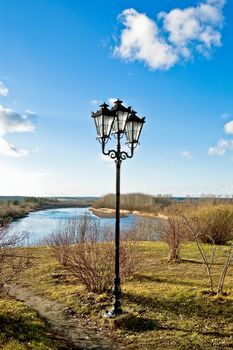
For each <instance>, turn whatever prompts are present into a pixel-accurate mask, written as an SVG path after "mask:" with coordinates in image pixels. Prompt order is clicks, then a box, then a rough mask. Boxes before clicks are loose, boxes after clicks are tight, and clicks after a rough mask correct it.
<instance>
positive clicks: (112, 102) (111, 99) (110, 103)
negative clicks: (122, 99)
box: [108, 97, 117, 107]
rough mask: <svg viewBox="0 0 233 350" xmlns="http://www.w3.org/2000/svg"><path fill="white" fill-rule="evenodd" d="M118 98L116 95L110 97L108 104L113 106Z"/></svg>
mask: <svg viewBox="0 0 233 350" xmlns="http://www.w3.org/2000/svg"><path fill="white" fill-rule="evenodd" d="M116 100H117V98H115V97H110V98H109V99H108V104H109V105H110V106H111V107H112V106H113V104H114V102H115V101H116Z"/></svg>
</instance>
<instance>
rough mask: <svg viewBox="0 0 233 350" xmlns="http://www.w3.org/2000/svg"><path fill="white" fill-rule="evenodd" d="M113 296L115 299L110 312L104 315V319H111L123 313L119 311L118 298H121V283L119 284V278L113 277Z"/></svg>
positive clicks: (119, 303)
mask: <svg viewBox="0 0 233 350" xmlns="http://www.w3.org/2000/svg"><path fill="white" fill-rule="evenodd" d="M113 295H114V297H115V300H114V303H113V308H112V310H110V311H107V312H106V313H105V314H104V317H106V318H113V317H117V316H119V315H121V314H122V313H123V311H122V309H121V302H120V297H121V283H120V278H119V277H115V278H114V286H113Z"/></svg>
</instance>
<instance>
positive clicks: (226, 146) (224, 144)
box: [208, 139, 233, 156]
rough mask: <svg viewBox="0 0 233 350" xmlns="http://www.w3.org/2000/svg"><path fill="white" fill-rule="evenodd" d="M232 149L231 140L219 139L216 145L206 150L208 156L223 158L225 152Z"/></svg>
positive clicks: (232, 141) (232, 142)
mask: <svg viewBox="0 0 233 350" xmlns="http://www.w3.org/2000/svg"><path fill="white" fill-rule="evenodd" d="M232 149H233V140H224V139H221V140H219V141H218V143H217V145H216V146H214V147H210V148H209V149H208V155H209V156H223V155H224V154H225V153H226V151H227V150H232Z"/></svg>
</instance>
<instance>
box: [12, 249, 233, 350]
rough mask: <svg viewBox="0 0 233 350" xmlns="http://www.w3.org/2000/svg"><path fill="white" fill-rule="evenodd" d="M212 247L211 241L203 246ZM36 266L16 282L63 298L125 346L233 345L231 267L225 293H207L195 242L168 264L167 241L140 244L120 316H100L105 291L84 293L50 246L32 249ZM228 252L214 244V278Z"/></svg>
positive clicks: (194, 347) (105, 300)
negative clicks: (133, 272) (212, 295)
mask: <svg viewBox="0 0 233 350" xmlns="http://www.w3.org/2000/svg"><path fill="white" fill-rule="evenodd" d="M206 249H207V250H210V248H209V246H206ZM32 250H33V251H34V256H37V257H38V258H39V259H34V262H33V264H34V266H32V268H30V269H28V270H26V271H25V272H24V273H23V274H22V275H21V277H20V280H19V283H20V284H22V285H24V286H29V287H30V288H34V290H35V291H36V292H37V293H40V294H42V295H43V294H44V295H46V296H47V297H49V298H51V299H56V300H58V301H60V302H62V303H65V304H66V305H67V307H69V308H71V309H72V310H74V312H75V313H77V315H79V316H80V317H82V318H83V319H86V318H88V319H90V320H91V322H93V324H95V325H97V326H98V327H101V329H102V330H103V329H105V330H106V332H108V333H109V330H110V331H111V332H112V335H114V336H117V337H118V338H119V340H120V341H122V342H123V343H124V347H125V349H166V350H167V349H168V350H169V349H179V350H180V349H181V350H182V349H184V350H188V349H190V350H191V349H192V350H199V349H200V350H207V349H211V350H217V349H219V350H220V349H221V350H222V349H232V348H233V285H232V277H233V271H232V268H230V270H229V273H228V276H227V278H226V283H225V291H226V292H228V294H227V295H226V296H224V297H216V296H215V297H211V296H210V295H208V294H207V293H206V291H207V290H208V280H207V278H206V272H205V269H204V267H203V265H202V264H201V263H200V257H199V253H198V251H197V249H196V247H195V245H194V243H187V244H185V245H184V246H183V248H182V251H181V257H182V259H183V260H182V262H181V263H179V264H168V263H167V260H166V256H167V253H168V252H167V246H166V245H165V244H164V243H162V242H142V243H139V244H138V254H139V255H140V256H141V263H140V266H139V267H138V270H137V273H135V274H134V276H132V278H131V280H130V281H127V282H126V283H124V284H123V300H122V301H123V308H124V310H125V311H126V313H124V314H123V315H122V316H121V317H119V318H117V319H115V320H109V319H105V318H103V317H102V315H103V313H104V311H105V310H106V309H109V307H111V304H110V301H111V300H110V297H109V296H108V295H106V294H101V295H95V294H93V293H87V292H86V291H85V290H84V288H83V286H82V285H80V284H77V281H76V280H75V278H73V277H72V276H70V275H69V274H68V273H67V272H66V271H65V270H64V269H63V268H62V267H61V266H60V265H59V264H58V263H57V262H56V260H55V259H54V258H53V257H52V256H51V253H50V250H49V248H43V247H37V248H32ZM225 254H226V246H219V247H218V256H219V258H218V259H217V261H216V262H217V264H216V265H214V277H215V279H216V281H217V278H218V276H219V273H220V271H221V269H222V265H221V264H222V262H223V261H224V255H225Z"/></svg>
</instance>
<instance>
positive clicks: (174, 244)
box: [161, 206, 187, 262]
mask: <svg viewBox="0 0 233 350" xmlns="http://www.w3.org/2000/svg"><path fill="white" fill-rule="evenodd" d="M165 214H166V216H167V220H164V221H163V222H162V223H161V231H162V237H161V238H162V240H163V241H164V242H166V243H167V244H168V246H169V256H168V260H169V261H172V262H177V261H179V260H180V257H179V252H180V248H181V245H182V243H183V242H184V241H185V240H186V239H187V229H186V227H185V225H184V221H183V219H182V218H181V217H180V216H179V215H178V213H177V209H176V206H174V207H171V208H169V209H167V210H166V212H165Z"/></svg>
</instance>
